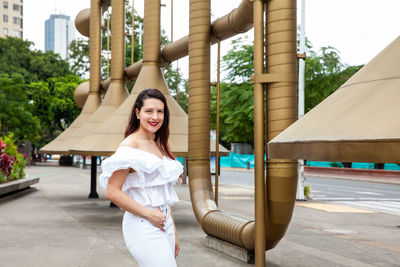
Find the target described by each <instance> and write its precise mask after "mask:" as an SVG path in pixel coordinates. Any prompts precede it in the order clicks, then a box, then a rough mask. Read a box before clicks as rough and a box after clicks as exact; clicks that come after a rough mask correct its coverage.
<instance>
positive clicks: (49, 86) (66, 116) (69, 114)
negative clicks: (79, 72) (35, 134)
mask: <svg viewBox="0 0 400 267" xmlns="http://www.w3.org/2000/svg"><path fill="white" fill-rule="evenodd" d="M81 82H82V81H81V80H80V78H79V77H77V76H75V75H68V76H64V77H54V78H50V79H48V80H47V81H40V82H34V83H31V84H30V85H29V86H28V88H27V95H28V98H29V100H30V101H31V103H32V104H33V111H32V112H33V114H35V115H36V116H37V117H38V118H39V120H40V125H41V139H40V143H39V145H44V144H46V143H48V142H50V141H51V140H52V139H54V138H55V137H56V136H57V135H58V134H60V133H61V132H62V131H64V130H65V129H66V128H67V127H68V126H69V125H70V124H71V123H72V122H73V121H74V120H75V118H76V117H77V116H78V115H79V113H80V110H79V107H78V106H77V105H76V103H75V101H74V91H75V88H76V87H77V86H78V85H79V84H80V83H81Z"/></svg>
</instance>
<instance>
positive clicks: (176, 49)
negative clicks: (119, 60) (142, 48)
mask: <svg viewBox="0 0 400 267" xmlns="http://www.w3.org/2000/svg"><path fill="white" fill-rule="evenodd" d="M208 27H209V30H208V34H209V36H210V44H211V45H213V44H216V43H217V42H218V39H219V40H220V41H223V40H226V39H228V38H230V37H232V36H234V35H236V34H239V33H243V32H246V31H248V30H250V29H251V28H252V27H253V4H252V1H251V0H243V1H242V2H241V3H240V5H239V7H238V8H236V9H234V10H232V11H231V12H230V13H229V14H227V15H225V16H223V17H221V18H219V19H216V20H215V21H214V22H213V23H212V24H211V27H210V24H209V26H208ZM188 53H189V35H187V36H184V37H182V38H181V39H179V40H177V41H175V42H173V43H171V44H169V45H167V46H165V47H164V48H163V49H162V50H161V57H160V59H159V61H160V66H161V67H165V66H167V65H168V64H170V63H171V62H173V61H175V60H178V59H180V58H183V57H185V56H187V55H188ZM142 64H143V61H142V60H140V61H138V62H136V63H134V64H132V65H130V66H129V67H127V68H126V69H125V80H126V81H131V80H133V79H135V78H136V77H137V76H138V75H139V72H140V69H141V68H142ZM109 84H110V82H109V80H106V81H104V82H103V83H102V86H101V87H102V89H103V90H107V88H108V86H109Z"/></svg>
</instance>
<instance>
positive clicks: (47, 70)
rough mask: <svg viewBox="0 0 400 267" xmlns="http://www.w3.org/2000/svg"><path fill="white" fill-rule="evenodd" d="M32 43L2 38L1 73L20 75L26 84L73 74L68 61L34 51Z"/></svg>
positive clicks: (0, 49)
mask: <svg viewBox="0 0 400 267" xmlns="http://www.w3.org/2000/svg"><path fill="white" fill-rule="evenodd" d="M32 45H33V43H32V42H30V41H24V40H22V39H20V38H14V37H7V38H0V73H7V74H9V75H12V74H16V73H19V74H21V75H22V77H23V79H24V81H25V82H26V83H28V84H29V83H30V82H36V81H43V80H44V81H45V80H47V79H48V78H50V77H60V76H65V75H69V74H73V73H72V71H71V70H70V67H69V64H68V62H67V61H65V60H63V59H61V58H60V56H59V55H58V54H55V53H53V52H52V51H48V52H45V53H43V52H42V51H39V50H32V49H31V46H32Z"/></svg>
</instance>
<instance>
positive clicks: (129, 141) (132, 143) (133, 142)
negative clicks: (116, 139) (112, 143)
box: [118, 134, 139, 148]
mask: <svg viewBox="0 0 400 267" xmlns="http://www.w3.org/2000/svg"><path fill="white" fill-rule="evenodd" d="M124 146H127V147H132V148H138V147H139V140H137V138H135V136H134V135H133V134H131V135H129V136H127V137H126V138H125V139H124V140H122V142H121V143H120V144H119V146H118V147H124Z"/></svg>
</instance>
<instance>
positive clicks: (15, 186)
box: [0, 177, 40, 196]
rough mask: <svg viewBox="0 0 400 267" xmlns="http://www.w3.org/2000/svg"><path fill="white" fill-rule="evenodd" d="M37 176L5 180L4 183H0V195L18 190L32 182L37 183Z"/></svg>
mask: <svg viewBox="0 0 400 267" xmlns="http://www.w3.org/2000/svg"><path fill="white" fill-rule="evenodd" d="M39 179H40V178H39V177H31V178H22V179H18V180H14V181H11V182H7V183H4V184H0V196H1V195H4V194H7V193H11V192H14V191H18V190H21V189H25V188H28V187H29V186H31V185H33V184H37V183H39Z"/></svg>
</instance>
